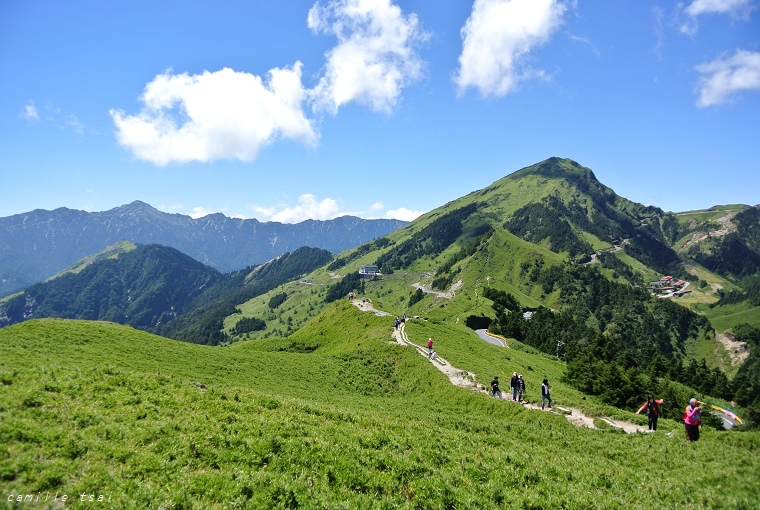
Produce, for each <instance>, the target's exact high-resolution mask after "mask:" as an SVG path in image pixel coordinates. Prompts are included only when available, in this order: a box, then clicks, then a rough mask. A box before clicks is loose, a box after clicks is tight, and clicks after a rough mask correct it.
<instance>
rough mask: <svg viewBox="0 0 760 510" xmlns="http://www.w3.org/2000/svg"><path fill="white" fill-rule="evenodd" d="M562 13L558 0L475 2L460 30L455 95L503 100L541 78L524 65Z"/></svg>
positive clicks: (549, 32) (563, 11)
mask: <svg viewBox="0 0 760 510" xmlns="http://www.w3.org/2000/svg"><path fill="white" fill-rule="evenodd" d="M566 10H567V7H566V6H565V4H563V3H562V2H560V1H558V0H475V4H474V5H473V7H472V13H471V14H470V17H469V18H468V19H467V22H466V23H465V26H464V27H462V30H461V35H462V54H461V55H460V56H459V69H458V71H457V74H456V76H455V82H456V84H457V86H458V88H459V93H460V94H461V93H463V92H464V91H465V89H467V88H468V87H475V88H476V89H478V90H479V91H480V93H481V94H482V95H484V96H503V95H505V94H508V93H509V92H512V91H513V90H514V89H515V88H516V87H517V84H518V83H519V82H520V81H521V80H523V79H526V78H529V77H534V76H543V72H542V71H536V70H533V69H531V68H530V67H529V66H527V65H526V63H525V60H526V59H527V57H528V55H529V54H530V52H531V50H533V49H534V48H535V47H537V46H540V45H541V44H544V43H546V42H547V41H548V40H549V39H550V37H551V35H552V34H553V33H554V32H555V31H556V30H557V29H558V28H559V26H560V25H561V24H562V22H563V19H562V17H563V15H564V13H565V11H566Z"/></svg>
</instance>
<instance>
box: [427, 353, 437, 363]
mask: <svg viewBox="0 0 760 510" xmlns="http://www.w3.org/2000/svg"><path fill="white" fill-rule="evenodd" d="M437 357H438V354H437V353H436V352H435V351H430V354H428V359H429V360H430V361H433V360H434V359H435V358H437Z"/></svg>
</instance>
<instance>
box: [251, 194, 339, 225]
mask: <svg viewBox="0 0 760 510" xmlns="http://www.w3.org/2000/svg"><path fill="white" fill-rule="evenodd" d="M252 209H253V211H254V212H255V213H256V216H258V217H260V218H261V219H262V221H279V222H280V223H299V222H301V221H305V220H309V219H311V220H331V219H333V218H337V217H338V216H342V213H341V212H340V208H339V207H338V203H337V202H336V201H335V200H333V199H332V198H325V199H323V200H317V197H315V196H314V195H312V194H311V193H304V194H303V195H301V196H300V197H298V205H296V206H292V207H290V206H281V207H279V208H275V207H259V206H253V207H252Z"/></svg>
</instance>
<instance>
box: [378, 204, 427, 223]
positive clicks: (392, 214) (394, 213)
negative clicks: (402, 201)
mask: <svg viewBox="0 0 760 510" xmlns="http://www.w3.org/2000/svg"><path fill="white" fill-rule="evenodd" d="M423 214H425V211H410V210H409V209H407V208H406V207H399V208H398V209H391V210H390V211H388V212H387V213H385V217H386V218H388V219H391V220H401V221H412V220H415V219H417V218H419V217H420V216H422V215H423Z"/></svg>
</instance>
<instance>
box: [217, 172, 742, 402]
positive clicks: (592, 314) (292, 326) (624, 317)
mask: <svg viewBox="0 0 760 510" xmlns="http://www.w3.org/2000/svg"><path fill="white" fill-rule="evenodd" d="M683 225H684V224H682V223H679V219H678V217H677V216H675V215H673V214H671V213H666V212H664V211H662V210H661V209H658V208H656V207H651V206H644V205H641V204H636V203H634V202H631V201H629V200H627V199H624V198H622V197H619V196H617V195H616V194H615V193H614V192H613V191H612V190H611V189H609V188H607V187H606V186H604V185H603V184H601V183H600V182H599V181H598V180H597V179H596V177H595V175H594V174H593V172H592V171H591V170H589V169H587V168H584V167H582V166H581V165H579V164H577V163H575V162H573V161H571V160H563V159H559V158H551V159H549V160H546V161H544V162H541V163H539V164H537V165H533V166H531V167H528V168H525V169H522V170H519V171H517V172H515V173H513V174H511V175H509V176H507V177H505V178H503V179H501V180H499V181H497V182H495V183H494V184H492V185H491V186H489V187H487V188H485V189H483V190H480V191H476V192H473V193H470V194H468V195H466V196H464V197H462V198H461V199H459V200H455V201H452V202H449V203H448V204H446V205H444V206H442V207H441V208H439V209H436V210H434V211H431V212H430V213H428V214H426V215H424V216H422V217H421V218H419V219H418V220H416V221H414V222H412V223H411V224H409V225H407V226H406V227H404V228H402V229H400V230H398V231H396V232H394V233H392V234H390V235H388V236H386V237H385V238H382V239H379V240H376V241H373V242H372V243H368V244H366V245H363V246H361V247H358V248H356V249H354V250H349V251H347V252H344V253H342V254H340V256H339V257H338V258H336V259H335V260H334V261H333V262H331V263H330V264H329V265H328V266H327V267H325V268H321V269H319V270H317V271H314V272H312V273H310V274H309V275H308V279H309V284H308V285H303V284H302V283H299V282H291V283H288V284H286V285H284V286H282V287H280V288H278V289H277V291H276V292H277V293H279V294H280V295H281V296H282V295H284V296H285V299H284V301H282V302H278V303H277V306H272V305H271V303H272V296H273V294H267V295H262V296H260V297H258V298H255V299H252V300H250V301H248V302H246V303H242V304H240V305H239V306H238V312H237V313H235V314H233V315H231V316H228V317H227V319H226V320H225V323H224V326H225V331H227V332H229V333H230V334H231V335H232V336H233V338H237V339H242V338H246V339H248V338H250V339H262V338H267V337H272V336H277V337H279V336H287V335H292V334H293V333H294V332H296V331H298V330H299V328H302V327H306V326H308V324H309V322H310V321H311V320H313V317H314V316H315V315H316V314H317V313H318V312H319V311H320V310H321V309H323V308H324V307H325V306H326V305H327V303H328V302H330V301H332V300H334V299H335V298H336V297H344V296H346V295H347V294H348V293H349V292H351V291H354V292H356V293H358V294H359V295H360V296H366V297H367V298H368V299H370V300H371V301H372V302H373V303H374V304H375V306H376V307H377V308H380V309H383V310H386V311H388V312H390V313H392V314H393V315H396V316H401V315H402V314H406V315H407V316H422V317H426V318H428V319H429V320H431V321H435V322H437V323H442V324H446V325H448V326H454V325H457V324H470V325H476V324H477V325H478V327H486V326H489V328H490V329H491V330H493V331H495V332H497V333H501V334H503V335H504V336H506V337H508V338H514V339H517V340H519V341H521V342H524V343H527V344H529V345H531V346H532V347H535V348H537V349H539V350H541V351H543V352H546V353H550V354H555V355H556V354H557V353H559V354H560V356H561V357H562V359H563V360H564V361H566V362H568V363H571V365H570V367H571V369H570V370H568V373H567V376H566V377H567V378H568V380H569V381H572V382H573V384H575V386H576V388H578V389H583V390H584V391H585V392H587V393H593V394H597V395H599V396H600V397H602V398H603V399H604V400H605V401H606V402H608V403H612V404H615V405H618V406H623V407H627V406H631V405H633V403H634V402H636V401H637V400H638V399H640V398H641V394H642V392H646V391H656V392H667V391H669V390H668V384H669V381H677V382H681V383H684V384H687V385H689V386H691V387H693V388H694V389H695V390H696V391H698V392H700V393H708V394H711V395H713V396H715V397H721V398H725V399H729V400H730V399H731V398H732V397H733V396H734V395H735V394H736V393H742V392H743V390H741V388H739V387H738V386H737V384H738V383H735V382H732V381H730V380H729V379H728V377H727V375H726V374H725V373H724V372H723V371H722V368H723V364H722V362H718V361H716V360H715V359H714V358H713V357H712V356H706V355H704V354H700V353H705V352H707V353H709V352H713V351H715V350H719V349H722V346H721V345H720V344H719V343H718V342H717V341H716V338H715V332H714V326H713V325H711V324H710V323H709V321H708V320H707V319H706V318H705V316H704V315H702V314H700V313H694V311H692V310H691V308H692V307H693V308H695V309H697V311H699V312H702V313H703V314H704V313H705V312H704V307H707V306H708V305H709V304H710V303H715V302H716V301H717V296H718V295H719V288H718V284H715V285H713V284H712V283H713V282H724V283H725V284H726V285H733V286H734V288H737V289H738V288H741V287H739V285H740V284H742V285H746V283H744V282H737V283H731V280H729V279H727V278H731V276H730V275H726V276H720V275H716V274H715V273H713V272H711V271H710V270H709V269H708V268H705V267H704V266H700V265H698V264H697V263H695V262H694V261H693V260H691V259H688V258H684V257H683V249H684V246H685V244H684V242H683V241H682V240H683V239H684V238H685V237H686V236H688V235H690V232H693V231H694V229H696V228H699V227H698V225H696V224H695V223H693V222H692V223H690V224H689V226H688V227H684V226H683ZM745 230H747V229H745ZM750 230H751V229H750ZM750 244H751V243H748V246H749V245H750ZM367 264H369V265H376V266H378V267H379V269H380V272H381V275H380V276H378V277H376V278H374V279H371V280H366V279H361V278H359V276H358V271H359V269H360V267H361V266H362V265H367ZM695 268H699V269H698V270H697V269H695ZM693 273H696V274H693ZM665 275H668V276H672V277H674V280H673V281H676V280H681V282H680V283H679V285H684V284H685V285H686V287H685V288H686V289H687V290H688V291H689V292H688V293H685V294H684V295H685V297H682V298H678V297H676V296H677V294H671V295H670V297H668V295H667V294H666V295H665V296H664V297H656V296H655V295H654V294H655V293H656V292H657V291H656V290H655V289H656V288H655V287H651V286H650V282H653V281H659V280H660V279H661V277H663V276H665ZM745 282H746V280H745ZM671 292H672V291H671ZM273 293H274V291H273ZM500 296H501V297H500ZM504 303H514V305H505V304H504ZM682 304H683V305H686V306H681V305H682ZM700 304H701V305H702V306H703V308H702V309H699V308H698V305H700ZM526 312H531V313H533V314H534V315H533V317H532V318H531V319H525V318H524V314H525V313H526ZM753 313H754V311H752V310H750V311H749V312H748V315H750V316H751V315H752V314H753ZM707 316H708V317H709V316H710V315H709V313H708V314H707ZM241 318H258V319H260V320H265V321H266V323H267V328H265V329H262V330H260V331H252V332H246V333H245V335H237V334H236V332H235V331H234V329H233V325H234V324H235V323H236V322H237V321H239V320H241ZM732 324H734V325H735V324H736V323H732ZM750 325H752V323H751V322H750ZM708 360H709V364H708ZM573 363H575V364H573ZM601 368H604V370H602V369H601ZM577 370H585V372H586V374H585V375H583V376H579V375H577V374H574V373H573V371H577ZM732 373H733V371H730V372H729V374H732ZM742 405H750V406H752V405H754V404H753V401H747V400H745V401H744V402H743V403H742Z"/></svg>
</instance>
